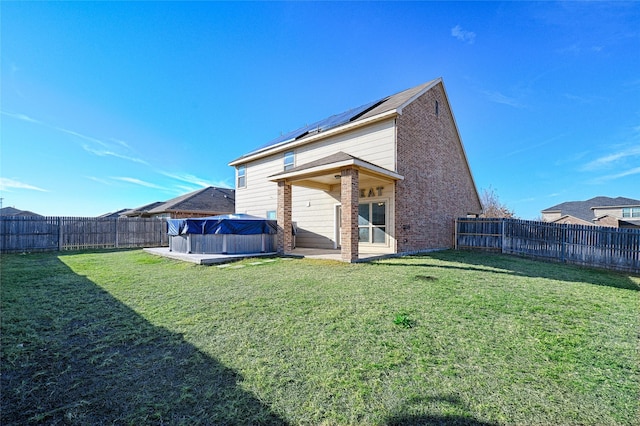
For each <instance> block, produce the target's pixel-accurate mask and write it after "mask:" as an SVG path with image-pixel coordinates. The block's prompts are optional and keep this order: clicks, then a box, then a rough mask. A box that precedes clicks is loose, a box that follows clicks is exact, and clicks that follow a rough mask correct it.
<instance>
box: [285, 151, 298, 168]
mask: <svg viewBox="0 0 640 426" xmlns="http://www.w3.org/2000/svg"><path fill="white" fill-rule="evenodd" d="M295 160H296V156H295V154H294V153H293V151H287V152H285V153H284V169H285V170H289V169H293V166H294V164H295Z"/></svg>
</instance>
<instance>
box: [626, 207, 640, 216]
mask: <svg viewBox="0 0 640 426" xmlns="http://www.w3.org/2000/svg"><path fill="white" fill-rule="evenodd" d="M622 217H640V207H623V208H622Z"/></svg>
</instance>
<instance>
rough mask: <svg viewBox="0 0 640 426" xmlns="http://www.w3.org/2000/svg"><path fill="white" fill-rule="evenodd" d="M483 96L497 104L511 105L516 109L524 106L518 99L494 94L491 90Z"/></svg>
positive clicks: (486, 91)
mask: <svg viewBox="0 0 640 426" xmlns="http://www.w3.org/2000/svg"><path fill="white" fill-rule="evenodd" d="M482 94H483V95H484V96H485V97H486V98H487V99H488V100H489V101H491V102H495V103H497V104H503V105H509V106H512V107H514V108H522V107H523V105H522V104H521V103H520V102H518V100H517V99H515V98H511V97H509V96H506V95H503V94H502V93H500V92H494V91H490V90H483V91H482Z"/></svg>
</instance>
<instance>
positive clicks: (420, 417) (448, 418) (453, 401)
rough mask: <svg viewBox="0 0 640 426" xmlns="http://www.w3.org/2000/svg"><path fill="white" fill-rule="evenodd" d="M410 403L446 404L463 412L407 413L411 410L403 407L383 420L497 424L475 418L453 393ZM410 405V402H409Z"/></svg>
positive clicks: (403, 424) (400, 425) (392, 425)
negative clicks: (399, 411)
mask: <svg viewBox="0 0 640 426" xmlns="http://www.w3.org/2000/svg"><path fill="white" fill-rule="evenodd" d="M411 402H412V403H419V404H424V403H426V404H434V405H448V406H449V407H451V408H454V409H455V411H461V412H462V413H465V414H458V415H455V414H443V415H435V414H434V415H432V414H407V413H406V412H407V411H411V410H409V409H407V408H405V409H403V410H402V411H403V412H402V413H397V414H395V415H392V416H391V417H389V418H388V419H387V421H386V422H385V424H386V425H388V426H421V425H424V426H427V425H456V426H498V425H497V423H488V422H483V421H480V420H476V419H475V418H473V417H472V416H471V415H470V414H466V413H468V409H467V408H466V407H465V405H464V404H463V403H462V401H461V400H460V398H458V397H456V396H453V395H438V396H431V397H426V398H417V399H416V400H414V401H411ZM410 405H411V404H410Z"/></svg>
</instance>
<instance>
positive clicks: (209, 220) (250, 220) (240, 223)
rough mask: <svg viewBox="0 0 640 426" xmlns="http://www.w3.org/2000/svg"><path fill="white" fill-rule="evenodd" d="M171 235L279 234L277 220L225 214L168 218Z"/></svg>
mask: <svg viewBox="0 0 640 426" xmlns="http://www.w3.org/2000/svg"><path fill="white" fill-rule="evenodd" d="M167 223H168V225H169V229H168V233H169V235H186V234H235V235H256V234H277V233H278V226H277V224H276V221H275V220H271V219H265V218H262V217H257V216H251V215H248V214H225V215H221V216H211V217H200V218H192V219H167Z"/></svg>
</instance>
